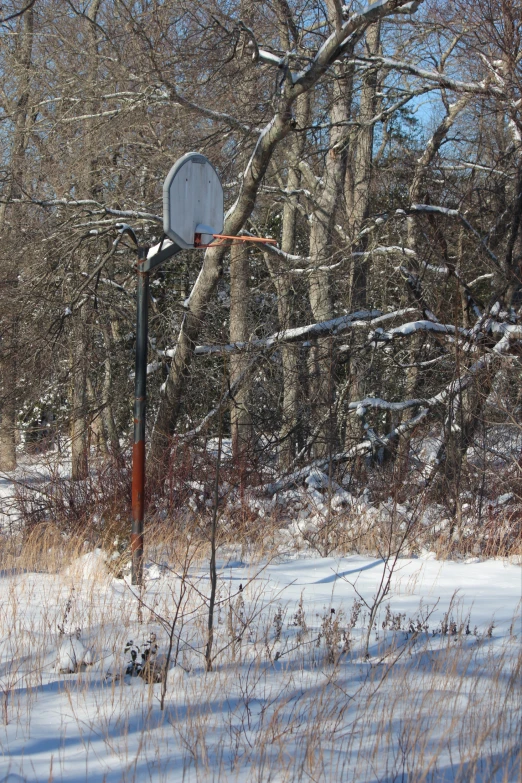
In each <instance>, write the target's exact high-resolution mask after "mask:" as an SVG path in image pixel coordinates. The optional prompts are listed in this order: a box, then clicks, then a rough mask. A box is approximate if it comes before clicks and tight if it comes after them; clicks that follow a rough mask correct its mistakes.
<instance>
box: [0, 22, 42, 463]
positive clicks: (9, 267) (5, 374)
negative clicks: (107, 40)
mask: <svg viewBox="0 0 522 783" xmlns="http://www.w3.org/2000/svg"><path fill="white" fill-rule="evenodd" d="M20 25H21V33H20V45H19V52H20V54H19V59H18V62H17V65H18V66H19V68H20V90H19V98H18V101H17V103H16V108H15V110H14V132H13V137H12V138H13V140H12V146H11V161H10V166H9V172H8V173H9V184H8V188H7V198H6V199H5V201H4V203H3V204H2V205H1V207H0V231H1V233H2V236H3V244H4V247H5V248H7V252H8V253H9V257H8V259H7V261H6V263H4V264H3V267H2V273H3V274H4V275H5V277H6V280H5V289H4V290H9V289H13V293H12V296H11V307H10V308H9V311H6V310H5V309H4V312H3V313H2V316H1V317H2V335H3V336H2V342H1V354H0V383H1V393H0V404H1V410H0V470H14V468H15V467H16V437H15V436H16V354H17V329H18V326H17V314H16V304H15V301H14V300H15V298H16V289H17V287H18V275H19V273H20V269H19V267H18V264H19V259H18V258H13V254H14V248H15V242H18V241H19V236H20V228H21V226H20V210H21V207H20V206H19V205H15V206H14V207H11V208H10V207H9V206H8V204H9V201H11V200H12V199H19V198H21V196H22V193H23V180H24V173H25V172H24V162H25V151H26V148H27V142H28V139H29V131H30V129H29V123H30V122H31V118H30V117H29V112H28V108H29V98H30V90H31V71H32V55H33V28H34V8H29V9H28V10H27V11H26V13H25V14H24V16H23V18H22V20H21V21H20ZM15 75H18V74H15ZM8 211H9V212H12V214H11V216H10V217H11V219H10V221H9V226H6V218H7V213H8Z"/></svg>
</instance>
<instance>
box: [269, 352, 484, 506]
mask: <svg viewBox="0 0 522 783" xmlns="http://www.w3.org/2000/svg"><path fill="white" fill-rule="evenodd" d="M492 358H493V356H492V354H488V355H487V356H485V357H484V358H483V359H481V360H479V361H477V362H475V363H474V364H473V365H472V366H471V367H469V368H467V369H466V370H465V372H464V373H463V374H462V375H461V376H459V377H458V378H456V379H455V380H453V381H451V383H449V384H448V385H447V386H446V387H445V388H444V389H442V391H441V392H439V394H437V395H435V396H434V397H431V398H430V399H427V400H406V401H404V403H388V402H386V401H385V400H380V399H378V398H371V397H369V398H366V399H364V400H361V401H359V402H357V403H351V405H359V406H362V405H364V406H366V407H370V406H372V407H376V408H384V409H388V410H400V409H401V408H397V407H394V406H397V405H399V406H400V405H404V408H402V409H405V408H407V407H416V406H418V405H422V406H423V407H422V408H421V410H420V411H418V413H416V414H415V416H413V417H412V418H411V419H408V421H405V422H403V423H402V424H400V425H399V426H397V427H394V428H393V429H392V430H391V431H390V432H389V433H388V434H387V435H383V436H378V435H376V433H375V432H373V430H372V431H371V433H370V432H368V434H369V436H370V437H367V438H365V439H364V440H362V441H361V442H360V443H357V444H355V445H354V446H352V447H350V448H349V449H347V450H346V451H342V452H339V453H337V454H334V455H332V457H331V458H324V459H317V460H314V461H313V462H312V463H310V464H308V465H306V466H305V467H303V468H300V469H299V470H295V471H293V472H292V473H289V474H288V475H287V476H283V477H282V478H281V479H279V480H278V481H275V482H273V483H271V484H265V485H264V486H263V487H260V491H261V492H262V493H263V494H266V495H275V494H276V493H277V492H281V491H282V490H284V489H287V488H288V487H290V486H292V485H295V484H299V483H300V482H302V481H304V480H305V479H306V478H307V477H308V476H309V475H310V472H311V471H312V470H314V469H319V470H323V471H324V470H327V469H328V468H329V465H330V462H332V463H334V464H338V463H341V462H349V461H350V460H352V459H354V458H355V457H357V456H360V455H363V454H370V453H372V452H373V451H374V450H375V447H376V446H378V447H379V448H387V447H390V446H391V445H393V444H395V443H396V442H397V439H398V438H399V437H401V436H405V435H410V434H411V433H412V432H413V430H414V429H415V428H416V427H417V426H418V425H419V424H421V423H422V422H423V421H424V420H425V419H426V418H427V417H428V416H429V414H430V412H431V410H432V409H433V408H434V407H436V406H438V405H440V404H442V403H444V402H446V401H447V400H448V399H450V398H453V397H455V396H456V395H458V394H460V393H461V392H462V391H463V390H464V389H465V388H466V387H467V386H469V384H470V383H471V382H472V380H473V379H474V378H475V377H476V375H477V373H479V372H480V371H481V370H484V369H486V367H487V366H488V365H489V364H490V363H491V360H492Z"/></svg>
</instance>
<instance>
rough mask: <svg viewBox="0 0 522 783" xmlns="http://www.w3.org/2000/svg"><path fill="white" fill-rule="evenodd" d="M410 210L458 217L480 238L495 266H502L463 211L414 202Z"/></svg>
mask: <svg viewBox="0 0 522 783" xmlns="http://www.w3.org/2000/svg"><path fill="white" fill-rule="evenodd" d="M408 211H409V212H410V213H415V212H418V213H422V212H425V213H427V212H429V213H433V214H438V215H445V216H446V217H451V218H456V219H457V220H459V221H460V222H461V223H462V225H463V226H464V227H465V228H466V229H467V230H468V231H470V232H471V233H472V234H473V236H474V237H476V238H477V239H478V241H479V243H480V246H481V247H482V249H483V250H484V252H485V253H486V254H487V255H488V257H489V258H490V260H491V261H493V263H494V264H495V266H497V267H500V262H499V260H498V258H497V256H496V255H495V253H493V251H492V250H490V249H489V247H488V246H487V244H486V240H485V239H484V238H483V237H481V236H480V234H479V232H478V231H477V229H476V228H474V227H473V226H472V225H471V223H470V222H469V220H466V218H465V217H464V215H463V214H462V213H461V212H459V210H458V209H449V208H448V207H440V206H435V205H433V204H412V205H411V207H410V208H409V210H408Z"/></svg>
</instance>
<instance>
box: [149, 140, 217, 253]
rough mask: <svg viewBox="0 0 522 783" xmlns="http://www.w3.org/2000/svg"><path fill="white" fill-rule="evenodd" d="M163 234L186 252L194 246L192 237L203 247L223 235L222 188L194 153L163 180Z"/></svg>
mask: <svg viewBox="0 0 522 783" xmlns="http://www.w3.org/2000/svg"><path fill="white" fill-rule="evenodd" d="M198 227H199V230H198V231H196V229H198ZM163 230H164V232H165V234H166V235H167V236H168V237H169V238H170V239H172V241H173V242H175V243H176V244H177V245H179V247H182V248H186V249H189V248H191V247H194V246H195V245H194V237H195V234H196V233H198V234H201V244H205V245H206V244H209V243H210V242H212V234H220V233H221V232H222V231H223V188H222V186H221V182H220V179H219V177H218V175H217V172H216V170H215V168H214V166H213V165H212V163H211V162H210V161H209V160H208V159H207V158H206V157H205V156H204V155H200V154H199V153H198V152H188V153H187V154H186V155H183V157H182V158H180V159H179V160H178V161H176V163H175V164H174V165H173V167H172V168H171V170H170V172H169V174H168V176H167V178H166V180H165V183H164V185H163Z"/></svg>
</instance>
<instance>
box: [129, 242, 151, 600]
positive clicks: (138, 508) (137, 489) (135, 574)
mask: <svg viewBox="0 0 522 783" xmlns="http://www.w3.org/2000/svg"><path fill="white" fill-rule="evenodd" d="M147 250H148V248H145V247H140V248H139V249H138V265H137V273H138V285H137V298H136V366H135V380H134V443H133V446H132V532H131V553H132V554H131V558H132V562H131V582H132V584H133V585H141V584H142V581H143V522H144V518H145V414H146V412H145V406H146V403H147V343H148V321H149V273H148V272H145V271H143V268H142V267H143V262H144V261H145V260H146V259H147Z"/></svg>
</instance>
